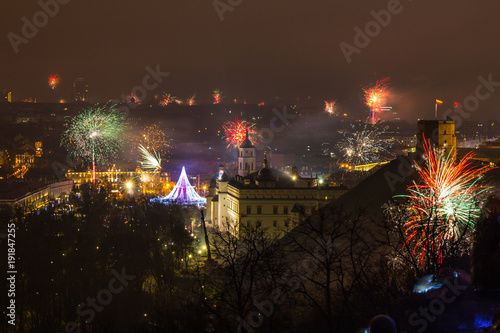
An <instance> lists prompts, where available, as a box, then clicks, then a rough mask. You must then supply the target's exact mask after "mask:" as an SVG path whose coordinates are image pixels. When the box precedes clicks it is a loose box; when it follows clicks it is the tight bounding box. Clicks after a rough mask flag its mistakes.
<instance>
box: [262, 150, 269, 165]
mask: <svg viewBox="0 0 500 333" xmlns="http://www.w3.org/2000/svg"><path fill="white" fill-rule="evenodd" d="M268 164H269V163H268V162H267V151H265V150H264V161H263V162H262V166H263V167H264V168H267V167H268Z"/></svg>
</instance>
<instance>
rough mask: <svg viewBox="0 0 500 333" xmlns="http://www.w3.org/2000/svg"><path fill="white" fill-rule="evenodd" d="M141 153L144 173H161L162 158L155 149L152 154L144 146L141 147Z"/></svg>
mask: <svg viewBox="0 0 500 333" xmlns="http://www.w3.org/2000/svg"><path fill="white" fill-rule="evenodd" d="M139 152H140V153H141V160H139V163H140V164H141V168H142V169H143V170H144V171H154V173H155V174H156V173H158V172H160V170H161V157H160V155H159V154H158V153H157V152H156V151H155V150H154V149H151V152H150V151H149V150H147V149H146V148H144V146H143V145H139Z"/></svg>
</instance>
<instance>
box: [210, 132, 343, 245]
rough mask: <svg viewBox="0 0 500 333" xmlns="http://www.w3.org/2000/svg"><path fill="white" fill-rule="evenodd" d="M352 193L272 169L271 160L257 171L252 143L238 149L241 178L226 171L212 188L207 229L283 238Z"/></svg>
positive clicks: (215, 180)
mask: <svg viewBox="0 0 500 333" xmlns="http://www.w3.org/2000/svg"><path fill="white" fill-rule="evenodd" d="M345 192H347V188H345V187H328V186H323V185H322V184H320V181H319V180H318V179H317V178H313V177H311V178H303V177H300V176H299V174H298V171H297V169H296V168H293V170H292V173H291V174H287V173H283V172H279V171H278V170H275V169H271V168H270V167H269V163H268V160H267V157H266V156H265V157H264V161H263V162H262V167H261V168H260V169H259V170H258V171H257V168H256V149H255V146H254V145H253V144H252V142H251V141H250V140H249V139H248V133H247V136H246V139H245V141H243V143H242V144H241V145H240V147H239V148H238V173H237V175H235V176H234V177H231V176H230V175H228V173H227V172H226V170H225V169H224V167H223V166H220V169H219V173H218V175H217V176H216V177H214V178H213V179H212V181H211V183H210V188H209V195H208V196H207V214H206V216H207V223H209V225H210V226H212V227H219V228H220V229H222V230H225V229H228V228H229V229H230V230H232V231H234V232H235V233H239V234H240V236H244V233H245V232H246V231H247V230H249V229H252V228H263V229H264V230H265V231H266V232H267V233H269V235H270V236H273V237H282V236H283V235H285V233H286V232H287V231H289V230H291V229H292V228H293V227H294V226H295V225H297V224H298V223H300V221H301V220H302V219H304V218H306V217H307V216H309V215H310V214H311V213H312V212H313V211H314V210H317V209H319V208H321V207H322V206H324V205H326V204H327V203H328V202H329V201H331V200H333V199H336V198H338V197H339V196H341V195H342V194H344V193H345Z"/></svg>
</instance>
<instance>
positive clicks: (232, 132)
mask: <svg viewBox="0 0 500 333" xmlns="http://www.w3.org/2000/svg"><path fill="white" fill-rule="evenodd" d="M254 126H255V124H251V125H249V123H248V122H247V121H246V120H239V119H238V117H236V118H235V120H234V121H230V120H229V121H228V122H227V123H226V124H224V125H222V128H223V129H224V132H225V135H224V139H225V140H226V143H227V148H229V150H230V151H231V148H232V147H235V148H237V147H239V146H240V145H241V144H242V143H243V141H245V139H246V136H247V131H248V134H254V133H256V132H257V131H256V130H255V129H253V127H254ZM252 143H253V144H255V143H256V142H253V141H252Z"/></svg>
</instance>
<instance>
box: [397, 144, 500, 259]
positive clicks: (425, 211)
mask: <svg viewBox="0 0 500 333" xmlns="http://www.w3.org/2000/svg"><path fill="white" fill-rule="evenodd" d="M424 140H425V138H424ZM424 151H425V158H426V164H425V166H423V167H421V166H419V165H418V164H417V163H415V167H416V168H417V170H418V173H419V175H420V178H421V184H417V183H414V184H413V185H412V186H410V187H408V191H409V192H410V194H409V195H406V196H403V197H406V198H409V199H410V202H411V212H412V213H411V214H410V216H409V218H408V222H407V223H406V224H405V228H406V230H405V235H406V242H405V246H412V247H413V255H414V256H415V255H418V256H419V257H420V264H421V265H424V260H425V258H426V256H427V258H429V256H434V257H435V258H443V257H444V256H446V251H447V250H448V249H449V248H450V247H451V246H452V245H454V243H456V242H458V241H459V240H460V239H464V237H465V236H467V235H468V234H470V233H471V232H473V231H474V230H475V225H476V221H477V219H478V218H479V217H480V206H479V203H480V201H481V200H480V199H479V197H480V196H482V195H484V192H485V191H488V190H489V189H491V188H492V187H490V186H480V185H478V182H479V180H480V179H481V178H482V177H483V175H484V174H485V173H486V172H487V171H489V170H491V169H492V167H490V166H483V167H474V166H473V165H472V158H473V156H474V154H472V153H469V154H467V155H466V156H465V157H463V158H462V159H461V160H460V161H458V162H457V161H456V149H452V150H451V151H450V152H449V153H448V154H446V153H445V152H444V150H438V149H437V148H433V147H431V144H430V141H425V143H424ZM469 241H470V240H469ZM469 244H470V243H469Z"/></svg>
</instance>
